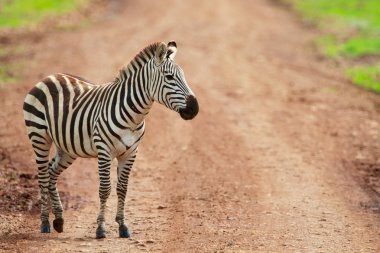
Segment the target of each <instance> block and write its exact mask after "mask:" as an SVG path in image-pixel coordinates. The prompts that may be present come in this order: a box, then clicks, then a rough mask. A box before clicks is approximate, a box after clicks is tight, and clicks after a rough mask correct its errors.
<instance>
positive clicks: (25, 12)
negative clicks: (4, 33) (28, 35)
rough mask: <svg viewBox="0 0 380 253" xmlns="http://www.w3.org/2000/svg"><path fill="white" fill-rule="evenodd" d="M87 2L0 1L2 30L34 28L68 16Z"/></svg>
mask: <svg viewBox="0 0 380 253" xmlns="http://www.w3.org/2000/svg"><path fill="white" fill-rule="evenodd" d="M86 1H87V0H0V29H1V28H19V27H33V26H35V25H37V24H38V23H40V22H41V21H43V20H45V19H46V18H48V17H51V16H55V15H59V14H66V13H69V12H72V11H74V10H75V9H77V8H78V7H80V6H82V5H83V4H84V3H85V2H86Z"/></svg>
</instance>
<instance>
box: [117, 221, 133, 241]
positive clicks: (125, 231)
mask: <svg viewBox="0 0 380 253" xmlns="http://www.w3.org/2000/svg"><path fill="white" fill-rule="evenodd" d="M119 236H120V237H121V238H130V237H131V234H130V233H129V230H128V227H127V226H126V225H124V224H123V225H121V226H120V227H119Z"/></svg>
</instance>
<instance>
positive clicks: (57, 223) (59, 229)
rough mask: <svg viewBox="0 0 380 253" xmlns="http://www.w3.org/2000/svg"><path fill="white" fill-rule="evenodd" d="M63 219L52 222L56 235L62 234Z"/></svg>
mask: <svg viewBox="0 0 380 253" xmlns="http://www.w3.org/2000/svg"><path fill="white" fill-rule="evenodd" d="M63 223H64V221H63V218H56V219H55V220H54V221H53V227H54V229H55V231H57V232H58V233H62V232H63Z"/></svg>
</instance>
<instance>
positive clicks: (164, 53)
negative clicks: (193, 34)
mask: <svg viewBox="0 0 380 253" xmlns="http://www.w3.org/2000/svg"><path fill="white" fill-rule="evenodd" d="M176 53H177V44H176V43H175V42H174V41H171V42H169V43H168V45H165V44H164V43H159V44H158V45H157V47H156V51H155V57H154V61H155V68H156V71H155V75H154V78H153V82H154V84H153V85H151V89H152V91H151V94H152V96H153V99H154V100H155V101H158V102H159V103H160V104H163V105H165V106H166V107H167V108H169V109H171V110H173V111H176V112H178V113H179V114H180V115H181V117H182V118H183V119H185V120H190V119H193V118H194V117H195V116H196V115H197V114H198V110H199V107H198V101H197V99H196V98H195V96H194V93H193V92H192V91H191V89H190V87H189V86H188V85H187V82H186V79H185V75H184V72H183V70H182V69H181V68H180V67H179V66H178V65H177V64H176V63H175V62H174V57H175V55H176Z"/></svg>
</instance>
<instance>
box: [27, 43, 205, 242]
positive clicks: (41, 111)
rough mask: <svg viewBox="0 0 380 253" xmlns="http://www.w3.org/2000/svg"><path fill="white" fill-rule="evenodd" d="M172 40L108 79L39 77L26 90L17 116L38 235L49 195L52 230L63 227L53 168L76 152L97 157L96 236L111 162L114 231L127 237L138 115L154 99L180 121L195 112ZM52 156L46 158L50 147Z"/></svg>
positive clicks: (101, 229) (44, 226) (45, 224)
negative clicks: (25, 141) (31, 170)
mask: <svg viewBox="0 0 380 253" xmlns="http://www.w3.org/2000/svg"><path fill="white" fill-rule="evenodd" d="M176 52H177V46H176V43H175V42H169V43H168V45H166V44H164V43H155V44H152V45H150V46H148V47H146V48H145V49H143V50H142V51H141V52H140V53H139V54H138V55H136V57H135V58H134V59H133V60H132V61H131V63H130V64H129V65H128V66H127V67H125V68H123V69H122V70H121V71H120V73H119V75H118V76H117V77H116V78H115V80H114V81H113V82H110V83H107V84H104V85H95V84H92V83H90V82H88V81H85V80H84V79H82V78H79V77H76V76H73V75H69V74H55V75H51V76H48V77H46V78H44V79H43V80H41V81H40V82H39V83H37V85H36V86H35V87H34V88H32V90H31V91H30V92H29V93H28V94H27V96H26V98H25V102H24V107H23V109H24V119H25V124H26V126H27V130H28V135H29V138H30V140H31V143H32V147H33V150H34V152H35V155H36V163H37V167H38V181H39V186H40V191H41V222H42V223H41V232H50V223H49V207H48V195H49V194H50V197H51V199H52V206H53V213H54V215H55V220H54V221H53V226H54V228H55V230H56V231H58V232H62V231H63V223H64V220H63V209H62V204H61V202H60V199H59V194H58V190H57V183H56V182H57V179H58V176H59V175H60V173H61V172H62V171H63V170H64V169H66V168H67V167H69V166H70V165H71V164H72V163H73V162H74V160H75V159H76V158H77V157H97V158H98V167H99V177H100V187H99V196H100V211H99V215H98V219H97V221H98V229H97V231H96V237H97V238H103V237H105V219H104V212H105V204H106V201H107V198H108V196H109V194H110V191H111V183H110V166H111V162H112V160H113V159H114V158H117V160H118V183H117V195H118V207H117V214H116V221H117V222H118V223H119V235H120V236H121V237H129V236H130V235H129V231H128V228H127V226H126V225H125V224H124V201H125V196H126V191H127V185H128V178H129V172H130V170H131V168H132V165H133V162H134V160H135V158H136V153H137V148H138V145H139V143H140V141H141V139H142V137H143V135H144V125H145V123H144V122H145V121H144V120H145V117H146V115H147V114H148V113H149V110H150V108H151V107H152V104H153V102H154V101H157V102H159V103H161V104H163V105H165V106H166V107H168V108H169V109H171V110H174V111H176V112H178V113H179V114H180V115H181V117H182V118H183V119H192V118H194V117H195V116H196V114H197V113H198V103H197V100H196V98H195V96H194V94H193V92H192V91H191V89H190V88H189V86H188V85H187V83H186V80H185V77H184V74H183V71H182V69H181V68H180V67H179V66H178V65H177V64H175V62H174V56H175V54H176ZM52 145H53V146H54V147H55V150H56V155H55V156H54V158H53V159H51V160H49V150H50V147H51V146H52Z"/></svg>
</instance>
